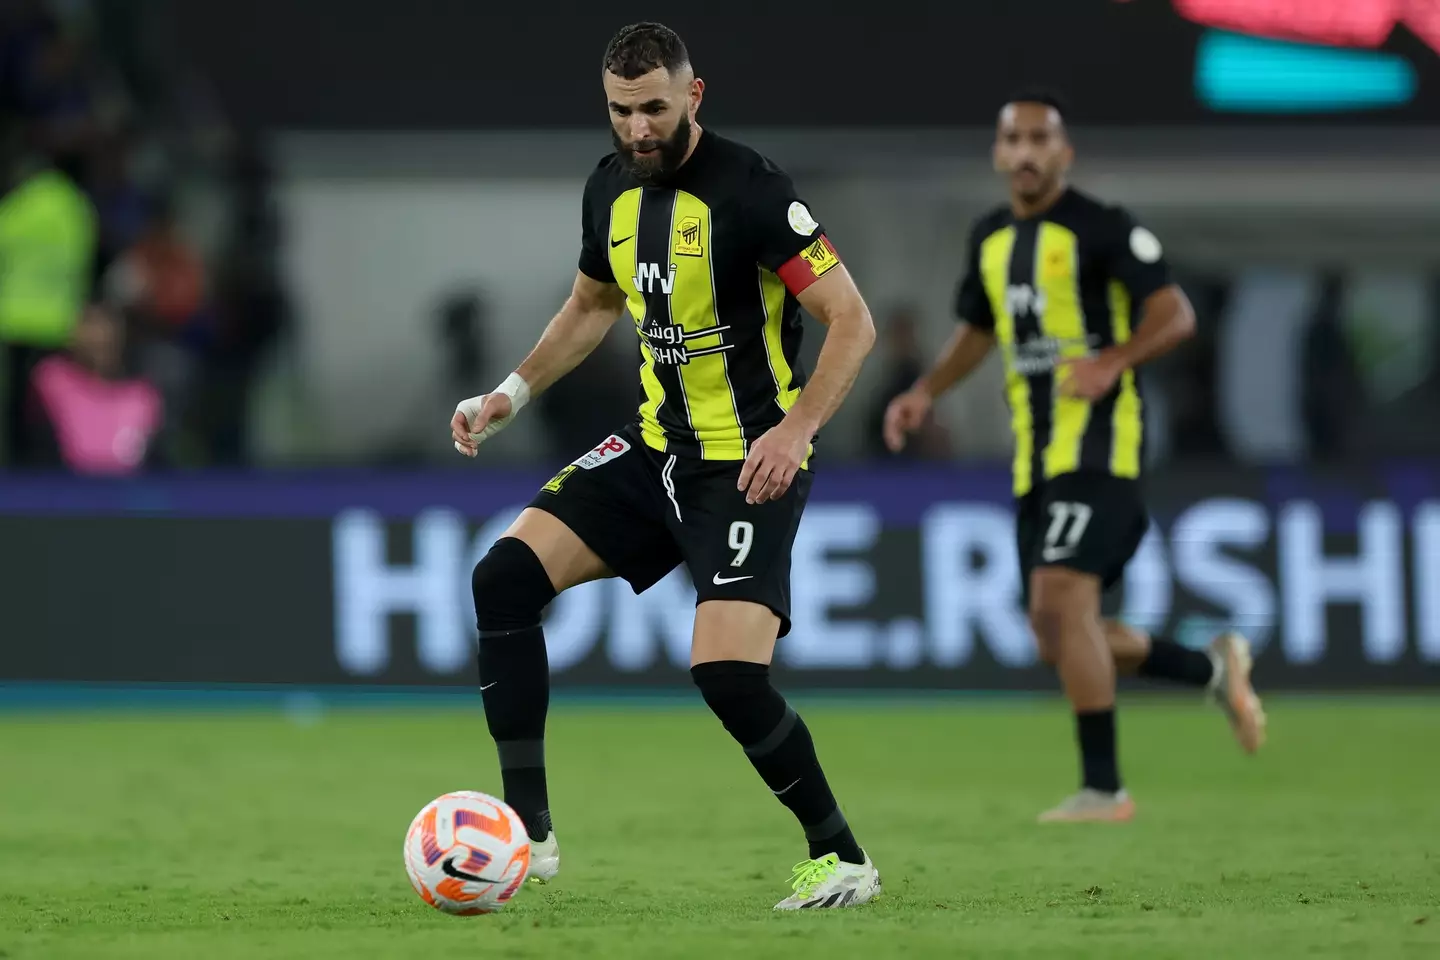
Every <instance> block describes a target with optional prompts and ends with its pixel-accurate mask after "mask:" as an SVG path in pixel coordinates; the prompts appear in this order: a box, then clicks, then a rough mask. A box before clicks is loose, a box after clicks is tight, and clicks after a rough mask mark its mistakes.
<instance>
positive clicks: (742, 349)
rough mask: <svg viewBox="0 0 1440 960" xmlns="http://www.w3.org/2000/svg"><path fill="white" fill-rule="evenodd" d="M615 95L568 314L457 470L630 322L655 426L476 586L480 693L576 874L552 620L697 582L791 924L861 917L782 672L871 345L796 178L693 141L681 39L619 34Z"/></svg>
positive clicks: (465, 444)
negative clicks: (810, 358) (602, 585)
mask: <svg viewBox="0 0 1440 960" xmlns="http://www.w3.org/2000/svg"><path fill="white" fill-rule="evenodd" d="M603 81H604V87H605V98H606V101H607V104H608V108H609V112H610V123H611V127H612V133H613V139H614V144H615V152H614V153H612V154H610V155H609V156H607V157H605V158H604V159H603V160H601V161H600V163H599V165H598V166H597V167H596V169H595V171H594V172H593V173H592V174H591V175H590V178H589V181H588V182H587V183H586V185H585V194H584V201H583V205H582V210H581V218H580V219H581V239H580V263H579V273H578V275H577V276H576V278H575V285H574V288H573V290H572V292H571V294H570V298H569V299H568V300H567V301H566V303H565V305H564V306H563V307H562V308H561V309H560V312H559V314H557V315H556V316H555V318H554V319H553V320H551V321H550V324H549V326H548V327H547V328H546V329H545V332H544V333H543V334H542V335H541V337H540V341H539V343H538V344H537V345H536V346H535V348H534V350H532V351H531V353H530V355H529V356H528V357H526V358H525V361H524V362H523V363H521V364H520V366H519V367H518V368H516V370H515V372H514V373H512V374H511V375H510V376H509V377H507V378H506V379H505V381H504V382H503V383H501V384H500V386H499V387H497V388H496V389H495V391H494V392H493V393H490V394H487V395H485V396H481V397H475V398H472V399H470V400H466V401H464V402H462V403H461V404H460V405H459V407H458V408H457V409H456V413H455V417H454V419H453V421H452V423H451V430H452V434H453V438H454V442H455V446H456V448H457V449H458V450H460V452H462V453H464V454H467V455H469V456H472V457H473V456H475V454H476V448H477V446H478V444H479V443H480V442H481V441H483V440H484V439H485V438H487V437H489V436H491V435H492V434H494V433H495V432H496V431H497V430H500V429H501V428H503V427H505V426H506V425H507V424H509V423H510V422H511V420H512V419H513V418H514V417H515V415H516V414H517V413H519V412H520V409H521V408H522V407H523V406H524V405H525V403H526V402H527V401H528V400H529V399H530V398H531V397H532V396H534V395H536V394H538V393H539V392H540V391H542V390H544V389H545V388H546V387H548V386H550V385H551V384H553V383H554V382H555V381H556V380H558V379H559V378H560V377H562V376H564V375H565V374H566V373H568V372H569V371H570V370H572V369H574V367H575V366H576V365H577V364H578V363H579V362H580V361H581V360H582V359H583V358H584V357H585V356H586V355H587V354H589V353H590V352H591V350H593V349H594V348H595V347H596V345H597V344H599V342H600V340H601V338H602V337H603V336H604V335H605V332H606V331H607V330H608V329H609V328H610V326H611V324H613V323H614V322H615V321H616V319H617V318H618V317H619V316H620V314H621V312H622V311H624V310H626V309H627V308H628V310H629V313H630V315H631V317H632V318H634V321H635V330H636V333H637V334H638V335H639V339H640V356H641V365H640V409H639V414H638V417H637V418H636V420H635V421H634V422H632V423H631V424H629V425H627V426H625V427H623V428H622V429H621V430H619V431H618V432H617V433H616V434H614V435H613V436H610V437H608V438H603V439H601V438H597V439H600V441H601V442H599V443H598V444H597V445H596V446H595V448H594V449H592V450H589V451H586V452H585V453H584V454H583V455H582V456H580V457H579V459H577V460H575V461H574V462H573V463H571V464H570V465H568V466H566V467H564V468H563V469H562V470H560V472H559V473H557V474H556V475H555V477H554V479H552V480H551V481H550V482H549V483H547V484H545V485H544V487H543V488H542V489H541V490H540V491H539V492H538V493H537V494H536V496H535V499H534V500H533V501H532V502H531V504H530V506H529V508H528V509H526V510H525V511H524V512H523V513H522V514H521V515H520V517H519V518H518V519H517V520H516V521H515V523H514V525H512V526H511V527H510V529H509V530H508V531H506V533H505V534H504V536H503V537H501V539H500V540H499V541H497V542H496V544H495V546H494V547H493V548H492V549H491V550H490V552H489V553H488V554H486V556H485V557H484V558H483V559H482V560H481V561H480V563H479V564H478V565H477V566H476V567H475V573H474V578H473V590H474V597H475V615H476V620H477V626H478V629H479V631H480V645H479V660H480V684H481V686H480V690H481V694H482V696H483V697H484V701H485V717H486V721H487V723H488V725H489V728H490V733H491V735H492V736H493V737H494V739H495V742H496V746H497V749H498V751H499V755H500V769H501V776H502V779H503V784H504V791H505V800H506V802H507V803H509V804H510V805H511V806H512V807H513V808H514V809H515V811H516V812H517V813H518V814H519V815H520V817H521V819H523V820H524V821H525V824H526V827H527V829H528V831H529V833H530V837H531V839H532V841H533V842H534V848H533V859H532V863H531V872H532V876H533V877H534V878H536V879H539V880H548V879H550V878H551V877H553V876H554V875H555V874H556V872H557V871H558V869H559V862H560V861H559V849H558V847H557V845H556V842H555V834H554V831H553V829H552V827H551V817H550V812H549V806H550V804H549V800H548V798H547V790H546V779H545V765H544V764H545V760H544V737H545V715H546V709H547V702H548V699H549V670H548V664H547V660H546V654H545V639H544V636H543V634H542V632H541V623H540V621H541V612H542V611H543V610H544V608H545V606H546V605H547V604H548V603H549V602H550V601H551V600H553V599H554V598H555V596H556V594H557V593H558V592H559V591H562V590H565V589H567V588H569V587H572V586H575V585H576V584H580V583H584V582H586V581H588V580H595V579H598V578H602V577H614V576H619V577H622V578H623V579H625V580H626V581H628V582H629V584H630V586H631V587H632V588H633V589H634V590H635V592H636V593H640V592H642V591H644V590H645V589H647V588H648V587H650V586H651V585H652V584H654V583H655V582H656V581H658V580H659V579H660V578H662V577H664V576H665V575H666V574H667V573H669V572H670V571H671V570H672V569H674V568H675V567H676V566H677V565H678V564H680V563H684V564H685V565H686V566H687V567H688V568H689V570H690V574H691V577H692V579H693V580H694V582H695V587H696V592H697V605H696V609H695V624H694V635H693V640H692V646H691V671H690V672H691V676H692V677H693V679H694V682H695V684H696V686H698V687H699V689H700V693H701V695H702V696H703V697H704V700H705V702H706V704H708V705H709V707H710V709H711V710H712V711H713V712H714V713H715V715H716V716H717V717H718V718H719V720H720V722H721V724H723V725H724V727H725V729H726V730H727V731H729V733H730V734H731V736H733V737H734V738H735V740H736V741H737V742H739V744H740V746H741V747H742V748H743V749H744V752H745V755H746V757H748V758H749V760H750V762H751V764H753V765H754V767H755V769H756V771H757V772H758V773H759V774H760V777H761V779H762V780H764V782H765V784H766V785H767V786H768V787H769V788H770V790H771V791H772V792H773V793H774V794H775V796H776V797H777V798H779V800H780V802H781V803H783V804H784V805H785V806H786V807H788V808H789V809H790V810H791V812H792V813H794V814H795V817H796V818H797V819H798V820H799V821H800V825H801V826H802V827H803V829H804V833H805V838H806V840H807V841H808V843H809V853H808V856H807V859H806V860H804V861H803V862H801V863H800V864H798V865H797V866H796V867H795V868H794V874H795V875H794V877H793V878H792V893H791V895H790V896H788V897H786V898H785V899H784V900H782V901H781V902H780V903H778V904H777V905H776V909H782V910H790V909H801V908H815V907H848V906H858V905H859V904H862V903H864V902H866V901H867V900H869V899H871V898H872V897H874V896H875V895H876V894H878V893H879V892H880V876H879V874H878V873H877V872H876V869H875V867H874V865H873V864H872V863H871V861H870V859H869V858H868V857H867V856H866V854H865V852H864V851H863V850H862V849H861V848H860V846H859V845H858V844H857V843H856V840H855V837H854V835H853V834H852V833H851V831H850V827H849V826H848V825H847V824H846V821H845V817H844V815H843V814H842V813H841V811H840V808H839V806H838V805H837V803H836V801H835V797H834V795H833V794H832V793H831V790H830V787H829V785H828V783H827V782H826V779H825V774H824V772H823V771H822V770H821V767H820V763H819V761H818V760H817V759H816V755H815V748H814V745H813V743H812V742H811V737H810V732H809V730H807V729H806V726H805V722H804V721H803V720H801V719H800V717H799V716H798V715H797V714H796V713H795V710H794V709H793V708H791V707H790V706H789V705H788V704H787V703H786V702H785V699H784V698H783V697H782V696H781V695H780V694H779V693H778V692H777V691H776V690H775V688H774V687H773V686H772V685H771V683H770V676H769V663H770V659H771V654H772V652H773V650H774V647H775V642H776V639H777V638H778V637H783V636H784V635H785V634H786V633H787V632H788V631H789V629H790V618H789V606H790V551H791V546H792V544H793V542H794V539H795V531H796V528H797V526H798V525H799V522H800V515H801V512H802V511H803V510H804V507H805V502H806V498H807V497H808V496H809V493H810V486H811V481H812V474H811V472H810V460H811V456H812V455H813V446H812V441H813V440H814V438H815V435H816V432H817V431H818V430H819V429H820V427H821V426H823V425H824V424H825V422H826V421H827V420H829V419H830V416H831V415H832V414H833V413H834V412H835V410H836V408H837V407H839V405H840V402H841V400H842V399H843V398H844V396H845V394H846V393H847V392H848V391H849V389H850V386H851V384H852V383H853V382H854V380H855V376H856V374H857V373H858V372H859V369H860V365H861V363H862V361H863V360H864V358H865V356H866V354H867V353H868V352H869V351H870V348H871V346H872V344H873V343H874V340H875V331H874V326H873V324H872V322H871V319H870V314H869V311H868V309H867V308H866V306H865V302H864V300H863V299H861V296H860V293H859V291H858V290H857V289H856V288H855V284H854V282H853V281H852V280H851V277H850V274H849V272H848V271H847V270H846V268H845V266H844V265H843V264H842V263H841V262H840V259H839V255H838V254H837V253H836V251H835V248H834V247H833V246H831V243H830V241H829V239H827V237H826V235H825V230H824V228H823V227H822V226H821V225H820V223H819V222H817V221H816V220H815V218H814V216H813V215H812V214H811V212H810V210H809V208H808V207H807V206H806V205H805V203H804V201H802V200H801V199H800V198H799V196H798V195H797V194H796V192H795V187H794V186H793V184H792V183H791V181H790V178H789V177H788V176H786V175H785V173H784V172H783V171H782V170H780V169H779V168H778V167H777V166H775V165H774V164H773V163H771V162H770V161H768V160H767V159H765V158H764V157H762V156H760V155H759V154H757V153H756V152H755V151H753V150H751V149H749V148H748V147H745V146H742V145H741V144H739V143H735V142H734V141H731V140H727V139H725V138H723V137H720V136H718V135H716V134H715V133H712V132H709V131H705V130H702V129H701V127H700V126H699V124H698V123H697V122H696V119H695V117H696V112H697V111H698V109H699V107H700V103H701V100H702V98H703V96H704V92H705V84H704V82H703V81H701V80H700V79H698V78H697V77H696V76H695V74H694V72H693V70H692V69H691V66H690V60H689V55H688V53H687V52H686V49H685V45H684V44H683V43H682V42H681V40H680V38H679V37H678V36H676V35H675V33H674V32H672V31H671V30H669V29H667V28H666V27H664V26H662V25H660V24H657V23H638V24H634V25H632V26H628V27H626V28H624V29H623V30H621V31H620V32H619V33H617V34H616V35H615V37H614V38H613V39H612V40H611V41H610V44H609V47H608V48H607V49H606V51H605V59H604V68H603ZM801 306H804V307H805V309H806V310H808V311H809V312H810V313H811V314H812V315H813V316H814V317H815V318H816V319H818V320H819V321H820V322H821V323H822V324H824V325H825V326H826V327H827V328H828V329H827V331H826V335H825V340H824V343H823V345H822V348H821V351H820V355H819V358H818V360H817V362H816V366H815V372H814V375H813V376H812V377H811V378H810V379H809V381H808V382H806V379H805V376H804V373H803V372H802V370H801V369H800V366H799V363H798V361H797V355H798V353H799V348H800V336H801V318H800V307H801ZM802 386H803V390H802Z"/></svg>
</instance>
